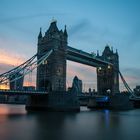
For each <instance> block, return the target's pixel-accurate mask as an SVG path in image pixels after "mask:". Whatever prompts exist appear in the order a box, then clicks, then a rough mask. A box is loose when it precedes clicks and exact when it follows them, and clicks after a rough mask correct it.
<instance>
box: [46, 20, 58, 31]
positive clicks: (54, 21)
mask: <svg viewBox="0 0 140 140" xmlns="http://www.w3.org/2000/svg"><path fill="white" fill-rule="evenodd" d="M56 23H57V21H56V20H55V19H54V18H53V19H52V21H51V24H50V27H49V29H48V31H47V32H48V33H53V32H58V31H59V30H58V28H57V25H56Z"/></svg>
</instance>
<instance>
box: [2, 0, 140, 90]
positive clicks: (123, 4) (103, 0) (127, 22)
mask: <svg viewBox="0 0 140 140" xmlns="http://www.w3.org/2000/svg"><path fill="white" fill-rule="evenodd" d="M139 13H140V1H139V0H0V73H3V72H6V71H8V70H9V69H11V68H13V67H15V66H17V65H19V64H21V63H22V62H24V61H25V60H27V59H29V58H30V57H31V56H33V55H34V54H35V53H36V52H37V36H38V33H39V28H40V27H42V32H43V34H44V33H45V32H46V30H47V29H48V27H49V25H50V22H51V20H52V18H55V19H56V20H57V25H58V28H59V29H64V26H65V25H67V30H68V45H70V46H71V47H75V48H77V49H80V50H84V51H86V52H93V51H94V52H97V50H99V52H100V54H102V52H103V50H104V47H105V46H106V45H107V44H108V45H110V46H111V47H113V49H114V51H115V50H116V49H117V50H118V53H119V61H120V71H121V72H122V74H123V76H124V77H125V79H126V81H127V83H128V84H129V85H130V87H131V88H134V87H135V86H136V85H140V63H139V60H140V54H139V52H140V16H139ZM67 64H68V65H67V85H71V82H72V79H73V77H74V76H75V75H77V76H78V77H79V78H80V79H81V80H83V83H84V85H83V87H84V88H85V87H86V88H87V87H91V88H96V82H97V79H96V69H95V68H92V67H89V66H84V65H81V64H77V63H74V62H70V61H68V63H67ZM32 81H33V80H32ZM26 84H27V83H26ZM33 84H35V82H33ZM120 88H121V89H124V86H123V85H122V82H121V81H120ZM85 90H86V89H85Z"/></svg>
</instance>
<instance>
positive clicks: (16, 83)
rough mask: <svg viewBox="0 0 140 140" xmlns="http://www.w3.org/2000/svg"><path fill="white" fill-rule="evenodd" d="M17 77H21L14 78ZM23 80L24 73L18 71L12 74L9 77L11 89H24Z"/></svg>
mask: <svg viewBox="0 0 140 140" xmlns="http://www.w3.org/2000/svg"><path fill="white" fill-rule="evenodd" d="M16 77H21V78H18V79H17V80H14V79H15V78H16ZM13 80H14V81H13ZM23 80H24V77H22V74H21V73H19V72H18V73H16V74H15V75H11V76H10V77H9V82H10V90H22V89H23Z"/></svg>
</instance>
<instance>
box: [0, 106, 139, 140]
mask: <svg viewBox="0 0 140 140" xmlns="http://www.w3.org/2000/svg"><path fill="white" fill-rule="evenodd" d="M24 108H25V107H24V106H22V105H17V106H16V105H0V140H140V109H137V110H131V111H122V112H113V111H109V110H100V111H99V110H98V111H97V110H92V111H91V110H88V109H87V108H86V107H82V108H81V112H78V113H72V112H69V113H64V112H46V113H44V112H34V113H27V112H26V111H25V109H24Z"/></svg>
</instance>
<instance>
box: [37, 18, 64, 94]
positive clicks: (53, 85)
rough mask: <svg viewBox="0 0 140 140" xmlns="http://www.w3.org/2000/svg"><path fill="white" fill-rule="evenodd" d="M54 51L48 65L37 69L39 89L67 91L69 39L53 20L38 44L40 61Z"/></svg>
mask: <svg viewBox="0 0 140 140" xmlns="http://www.w3.org/2000/svg"><path fill="white" fill-rule="evenodd" d="M52 49H53V50H54V51H53V53H52V54H51V56H50V57H49V58H48V60H47V63H45V64H44V65H40V66H39V67H38V68H37V89H39V90H48V91H65V90H66V50H67V37H66V31H65V34H64V32H63V31H62V30H59V29H58V27H57V22H56V20H53V21H52V22H51V24H50V26H49V29H48V30H47V32H46V33H45V36H44V37H43V38H42V39H41V41H40V42H39V43H38V59H39V58H40V57H41V56H42V55H43V54H44V53H47V52H48V51H50V50H52Z"/></svg>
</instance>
